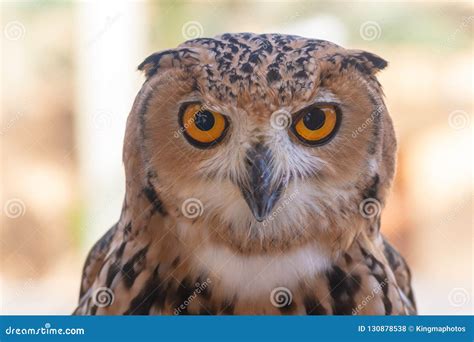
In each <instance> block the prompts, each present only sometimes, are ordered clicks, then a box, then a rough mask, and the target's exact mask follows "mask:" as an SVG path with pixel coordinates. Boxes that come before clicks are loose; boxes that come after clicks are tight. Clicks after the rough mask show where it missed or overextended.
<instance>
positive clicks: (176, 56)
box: [138, 48, 199, 78]
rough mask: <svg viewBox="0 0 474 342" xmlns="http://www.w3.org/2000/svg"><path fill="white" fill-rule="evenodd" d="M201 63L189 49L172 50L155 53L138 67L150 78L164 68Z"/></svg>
mask: <svg viewBox="0 0 474 342" xmlns="http://www.w3.org/2000/svg"><path fill="white" fill-rule="evenodd" d="M198 62H199V59H198V58H196V52H195V51H193V50H191V49H187V48H181V49H172V50H165V51H161V52H155V53H154V54H152V55H150V56H148V57H147V58H145V60H144V61H143V62H141V63H140V65H139V66H138V70H140V71H143V72H145V76H146V77H147V78H150V77H151V76H153V75H155V74H156V73H157V72H158V70H160V69H163V68H165V69H166V68H173V67H190V66H192V65H195V64H197V63H198Z"/></svg>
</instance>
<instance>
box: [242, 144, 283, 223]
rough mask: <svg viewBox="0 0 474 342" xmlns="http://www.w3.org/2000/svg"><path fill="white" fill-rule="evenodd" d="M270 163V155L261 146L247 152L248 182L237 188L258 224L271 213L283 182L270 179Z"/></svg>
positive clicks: (268, 151) (267, 150) (266, 149)
mask: <svg viewBox="0 0 474 342" xmlns="http://www.w3.org/2000/svg"><path fill="white" fill-rule="evenodd" d="M271 163H272V154H271V152H270V150H269V149H268V148H267V147H265V146H263V145H262V144H258V145H256V146H255V147H253V148H251V149H250V150H249V151H248V152H247V174H248V181H247V182H246V183H245V184H240V186H239V187H240V191H241V192H242V195H243V196H244V199H245V201H246V202H247V204H248V206H249V208H250V210H251V211H252V214H253V216H255V219H256V220H257V221H258V222H262V221H263V220H265V218H266V217H267V216H268V214H270V213H271V211H272V210H273V208H274V206H275V204H276V202H278V199H279V198H280V195H281V193H282V189H283V182H282V181H281V180H278V181H277V182H275V181H274V179H273V177H272V176H273V172H272V171H273V170H272V168H271ZM272 180H273V182H272Z"/></svg>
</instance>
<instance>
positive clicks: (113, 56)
mask: <svg viewBox="0 0 474 342" xmlns="http://www.w3.org/2000/svg"><path fill="white" fill-rule="evenodd" d="M0 6H1V29H2V31H1V85H0V87H1V92H0V93H1V95H0V96H1V98H0V101H1V126H0V137H1V161H2V162H1V188H0V189H1V190H0V196H1V201H0V205H1V207H0V210H1V216H0V224H1V230H0V297H1V303H0V304H1V307H0V313H2V314H69V313H71V312H72V310H73V309H74V307H75V304H76V302H77V296H78V292H79V281H80V277H81V269H82V264H83V262H84V259H85V256H86V253H87V251H88V249H89V248H90V247H91V246H92V243H93V242H94V241H95V240H96V239H97V238H98V237H99V236H100V235H102V234H103V233H104V232H105V231H106V230H107V229H108V228H109V227H110V226H111V225H112V224H114V223H115V222H116V220H117V219H118V218H119V214H120V210H121V202H122V199H123V194H124V172H123V166H122V163H121V153H122V143H123V141H122V140H123V135H124V130H125V121H126V117H127V115H128V112H129V110H130V108H131V105H132V102H133V99H134V97H135V95H136V93H137V92H138V90H139V88H140V85H141V83H142V82H143V77H142V75H140V73H139V72H137V71H136V67H137V65H138V64H139V63H140V62H141V61H142V60H143V59H144V58H145V57H146V56H148V55H149V54H151V53H152V52H154V51H157V50H161V49H165V48H171V47H175V46H176V45H177V44H178V43H180V42H182V41H184V40H186V39H191V38H197V37H201V36H214V35H216V34H219V33H223V32H239V31H251V32H258V33H263V32H278V33H292V34H298V35H302V36H306V37H313V38H322V39H327V40H331V41H333V42H335V43H338V44H341V45H343V46H345V47H348V48H358V49H365V50H368V51H371V52H374V53H376V54H378V55H380V56H382V57H384V58H385V59H387V60H388V61H389V63H390V64H389V67H388V68H387V69H386V70H384V71H383V72H381V73H380V75H379V79H380V81H381V83H382V84H383V86H384V89H385V93H386V97H387V98H386V101H387V106H388V108H389V110H390V112H391V115H392V117H393V119H394V123H395V129H396V132H397V135H398V141H399V158H398V170H397V175H396V180H395V184H394V187H393V191H392V194H391V197H390V198H389V201H388V206H387V208H386V209H385V212H384V215H383V216H382V218H383V219H382V221H383V226H382V229H383V231H384V232H385V234H386V235H387V236H388V238H389V240H391V241H392V242H393V244H394V245H395V246H396V247H397V248H398V249H399V250H400V251H401V252H402V253H403V255H404V256H405V257H406V259H407V260H408V262H409V264H410V265H411V267H412V271H413V275H414V279H413V285H414V289H415V294H416V298H417V301H418V306H419V312H420V313H421V314H472V313H473V257H474V255H473V225H472V222H473V216H472V215H473V214H472V213H473V210H472V199H473V197H472V181H473V174H472V158H473V139H472V138H473V134H472V133H473V123H472V121H473V120H472V109H473V102H472V100H473V66H472V60H473V35H472V33H473V21H474V16H473V5H472V3H471V2H465V3H462V2H456V3H442V2H436V3H434V2H425V1H421V2H416V3H413V2H411V3H409V2H403V3H401V2H400V3H397V2H385V3H384V2H371V3H368V2H367V3H363V2H331V3H324V2H319V1H309V2H297V1H289V0H288V1H278V2H271V1H261V2H252V1H244V2H242V1H213V0H209V1H187V2H180V1H171V0H170V1H153V2H152V1H134V2H132V1H128V2H123V1H98V2H94V3H93V2H65V1H44V0H37V1H2V2H1V4H0Z"/></svg>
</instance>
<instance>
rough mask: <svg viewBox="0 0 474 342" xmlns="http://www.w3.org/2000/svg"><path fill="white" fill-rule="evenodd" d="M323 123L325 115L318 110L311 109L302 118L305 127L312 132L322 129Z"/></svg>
mask: <svg viewBox="0 0 474 342" xmlns="http://www.w3.org/2000/svg"><path fill="white" fill-rule="evenodd" d="M324 121H326V115H325V114H324V112H323V111H322V110H321V109H319V108H313V109H311V110H310V111H309V112H308V113H307V114H306V115H305V116H304V118H303V122H304V124H305V126H306V127H307V128H308V129H310V130H312V131H315V130H317V129H320V128H321V127H323V125H324Z"/></svg>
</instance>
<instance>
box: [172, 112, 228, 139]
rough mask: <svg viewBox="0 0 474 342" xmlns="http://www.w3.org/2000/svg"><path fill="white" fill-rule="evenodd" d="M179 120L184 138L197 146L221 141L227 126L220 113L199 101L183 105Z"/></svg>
mask: <svg viewBox="0 0 474 342" xmlns="http://www.w3.org/2000/svg"><path fill="white" fill-rule="evenodd" d="M179 121H180V125H181V129H182V130H183V132H184V136H185V137H186V139H187V140H188V141H189V143H190V144H192V145H194V146H196V147H199V148H208V147H211V146H213V145H215V144H216V143H218V142H219V141H221V140H222V138H224V135H225V132H226V130H227V127H228V121H227V119H226V118H225V117H224V116H223V115H222V114H220V113H218V112H214V111H212V110H209V109H206V108H205V107H203V105H201V104H200V103H190V104H186V105H184V107H183V108H182V109H181V111H180V115H179Z"/></svg>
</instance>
